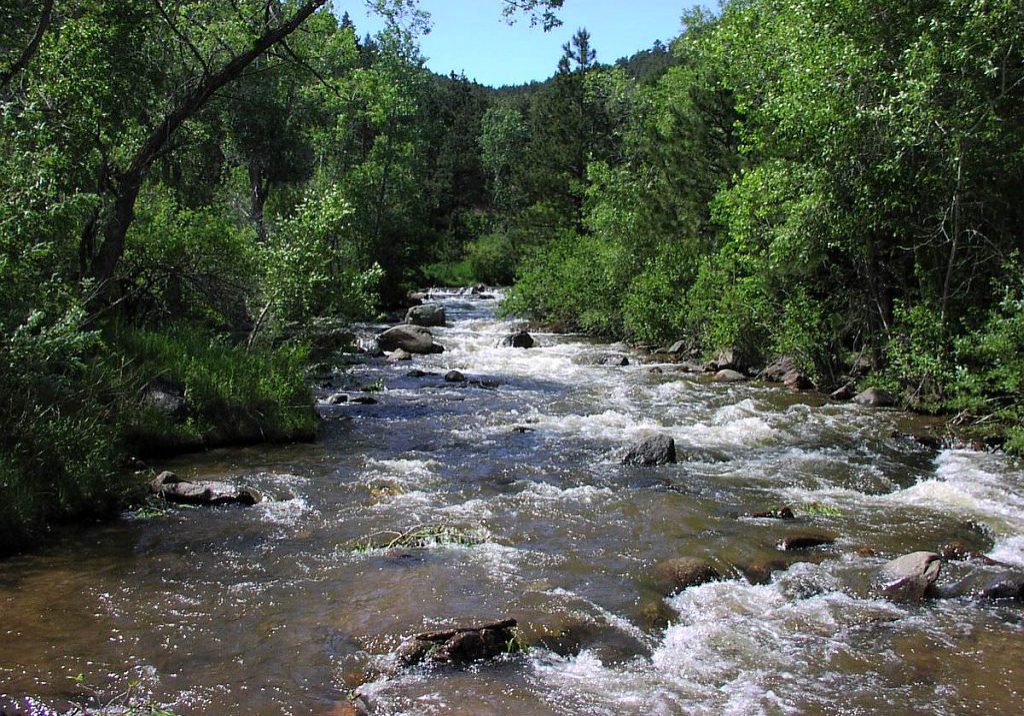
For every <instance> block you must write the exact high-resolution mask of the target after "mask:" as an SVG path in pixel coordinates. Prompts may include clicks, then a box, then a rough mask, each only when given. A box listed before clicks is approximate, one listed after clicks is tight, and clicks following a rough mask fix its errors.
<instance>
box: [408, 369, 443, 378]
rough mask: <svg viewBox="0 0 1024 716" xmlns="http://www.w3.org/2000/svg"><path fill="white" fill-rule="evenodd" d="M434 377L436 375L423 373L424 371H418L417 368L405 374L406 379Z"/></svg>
mask: <svg viewBox="0 0 1024 716" xmlns="http://www.w3.org/2000/svg"><path fill="white" fill-rule="evenodd" d="M436 375H437V373H430V372H428V371H425V370H420V369H419V368H413V369H412V370H410V371H409V372H408V373H406V374H405V377H407V378H426V377H428V376H436Z"/></svg>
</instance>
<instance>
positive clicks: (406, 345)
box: [377, 326, 437, 355]
mask: <svg viewBox="0 0 1024 716" xmlns="http://www.w3.org/2000/svg"><path fill="white" fill-rule="evenodd" d="M377 344H378V345H379V346H380V348H381V350H384V351H388V352H390V351H396V350H398V349H402V350H403V351H405V352H407V353H412V354H414V355H415V354H418V355H426V354H428V353H435V352H437V347H436V346H435V344H434V336H433V335H432V334H431V333H430V331H428V330H427V329H426V328H423V327H422V326H395V327H394V328H389V329H388V330H386V331H384V332H383V333H381V334H380V335H379V336H377Z"/></svg>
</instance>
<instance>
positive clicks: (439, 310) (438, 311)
mask: <svg viewBox="0 0 1024 716" xmlns="http://www.w3.org/2000/svg"><path fill="white" fill-rule="evenodd" d="M405 322H406V323H411V324H412V325H414V326H426V327H432V326H443V325H444V324H445V323H446V322H447V317H446V316H445V312H444V306H440V305H438V304H436V303H428V304H425V305H423V306H413V307H412V308H410V309H409V310H408V311H406V314H405Z"/></svg>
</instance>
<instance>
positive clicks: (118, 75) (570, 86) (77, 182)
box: [0, 0, 1024, 544]
mask: <svg viewBox="0 0 1024 716" xmlns="http://www.w3.org/2000/svg"><path fill="white" fill-rule="evenodd" d="M377 4H378V5H379V11H380V12H381V13H382V14H383V15H384V16H385V17H386V18H387V19H388V20H389V23H388V29H387V30H385V31H384V32H383V33H381V34H380V35H377V36H375V37H369V36H366V35H365V33H362V32H361V31H360V28H357V27H354V26H353V24H352V22H351V21H350V20H349V18H348V16H347V15H344V14H342V12H341V11H342V10H343V9H344V8H343V6H342V5H343V4H342V3H339V4H338V5H339V6H338V7H337V8H335V10H336V12H335V11H332V10H331V9H330V7H329V4H328V3H327V2H326V0H309V1H306V2H299V1H294V0H239V1H238V2H232V3H223V2H214V1H209V2H205V1H197V0H191V1H189V2H183V1H179V0H119V1H117V2H113V1H108V0H65V1H61V0H13V1H12V0H8V1H7V2H4V3H3V4H2V5H0V40H2V42H0V163H2V171H0V192H2V195H3V201H2V203H0V275H2V281H0V352H2V357H3V370H2V373H0V395H2V400H3V405H2V408H0V429H2V432H3V436H2V437H0V440H2V442H3V450H2V452H0V543H6V544H14V543H15V542H17V541H18V540H21V539H24V538H25V537H26V536H27V535H31V534H33V533H34V532H36V531H38V530H39V529H41V528H42V527H43V526H44V525H46V524H49V523H52V522H53V521H54V520H60V519H65V518H68V517H81V516H83V515H86V516H91V515H93V514H95V513H96V512H97V510H98V509H99V508H98V506H107V505H109V506H116V505H117V504H119V502H120V499H121V498H122V497H123V495H124V494H125V491H126V489H128V488H129V487H130V486H131V485H132V484H133V482H134V478H133V477H131V471H130V469H129V468H130V462H129V460H128V457H129V456H138V455H144V454H147V453H151V452H153V451H174V450H182V449H195V448H200V447H208V446H211V445H217V444H226V443H238V442H250V441H255V440H294V439H309V438H312V437H313V436H314V435H315V431H316V417H315V415H314V413H313V410H312V407H311V398H310V393H309V388H308V385H307V378H306V369H307V367H308V366H309V364H310V362H311V360H313V359H314V358H316V356H315V355H314V356H312V357H311V353H310V351H311V348H312V349H313V350H314V352H315V350H316V349H317V348H318V346H317V340H318V335H319V334H318V333H317V331H318V330H319V328H318V327H322V326H323V325H324V324H325V322H326V323H328V324H330V325H331V326H337V325H343V324H344V323H345V322H348V321H353V320H356V319H363V318H371V317H374V316H376V315H378V314H379V312H380V311H382V310H386V309H389V308H392V307H395V306H398V305H400V304H401V302H402V301H403V300H404V297H405V296H406V294H407V292H408V291H409V290H410V289H413V288H415V287H417V286H421V285H423V284H426V283H437V282H444V283H451V284H459V283H469V282H481V281H482V282H486V283H492V284H511V283H515V284H516V285H515V288H514V290H513V292H512V294H511V298H510V300H509V301H508V303H507V307H506V310H507V311H509V312H510V313H514V314H517V315H520V316H523V317H527V318H533V319H538V320H542V321H546V322H549V323H552V324H554V323H557V324H560V325H562V326H564V327H565V328H567V329H570V330H579V331H584V332H590V333H595V334H600V335H603V336H609V337H619V338H626V339H629V340H631V341H634V342H640V343H648V344H660V343H664V342H673V341H677V340H682V341H684V342H685V343H686V345H687V346H688V347H689V348H691V349H692V350H693V351H694V353H695V354H703V355H705V356H712V355H714V354H715V353H717V352H718V351H719V350H721V349H730V350H733V351H734V352H735V353H736V354H737V355H741V356H743V360H744V361H746V362H747V363H749V364H750V365H756V364H763V363H764V362H766V361H768V360H771V359H772V358H774V357H776V356H778V355H788V356H791V357H792V358H793V359H794V360H795V361H797V363H798V364H799V365H800V366H801V367H802V369H803V370H804V371H806V372H807V373H808V374H809V375H810V376H811V377H812V378H813V379H814V380H815V382H816V383H817V384H818V385H819V387H821V388H828V387H832V386H839V385H842V384H844V383H845V382H846V381H847V380H849V379H850V376H851V369H852V368H853V367H854V366H855V365H856V366H859V367H861V368H864V367H865V366H866V367H868V368H870V369H871V370H873V371H875V378H874V380H875V382H876V383H878V382H879V380H881V381H882V383H884V384H885V385H886V386H887V387H889V388H890V389H891V390H892V391H894V392H895V393H897V394H898V395H899V396H901V397H902V399H903V401H904V402H905V403H906V404H908V405H912V406H915V407H919V408H923V409H927V410H936V411H947V412H950V413H952V414H958V415H959V416H960V418H961V419H962V420H963V421H967V422H973V423H975V424H979V425H981V426H982V427H984V428H985V429H986V430H987V431H989V432H990V433H991V434H992V435H996V436H1009V438H1010V440H1009V442H1008V443H1007V445H1008V446H1009V447H1010V448H1012V449H1015V450H1018V451H1019V450H1021V449H1024V427H1022V422H1021V421H1022V420H1024V413H1022V408H1021V405H1022V404H1024V402H1022V401H1024V386H1022V375H1024V264H1022V261H1024V258H1022V256H1021V249H1022V248H1024V247H1022V243H1024V8H1022V7H1021V5H1020V3H1019V2H1017V0H944V1H941V2H927V3H904V2H895V1H887V2H867V1H866V0H847V1H843V2H833V1H830V0H816V1H815V2H805V1H801V0H744V1H742V2H741V1H737V2H732V3H729V4H727V5H726V7H725V9H724V10H723V11H722V12H721V14H719V15H714V14H711V13H707V12H692V13H689V14H687V15H686V16H685V17H684V18H683V24H682V28H683V30H682V33H681V34H680V35H679V37H677V38H676V39H674V40H673V41H672V42H671V43H670V45H662V44H661V43H657V44H655V46H654V47H653V48H652V49H651V50H648V51H644V52H641V53H639V54H637V55H636V56H634V57H632V58H628V59H624V60H620V61H618V62H615V61H614V59H615V58H606V57H602V56H600V55H599V54H598V53H599V52H600V48H599V47H596V48H595V47H593V43H592V40H591V38H590V36H589V35H588V33H587V32H586V30H584V29H581V30H579V31H578V32H577V33H576V34H575V36H574V37H573V38H572V40H571V41H570V42H569V43H566V46H565V51H564V56H563V57H562V58H561V60H560V61H557V60H556V61H553V62H552V67H551V71H552V78H551V79H550V80H548V81H546V82H543V83H535V84H533V85H530V86H527V87H520V88H502V89H491V88H486V87H483V86H481V85H478V84H476V83H473V82H471V81H469V80H468V79H467V78H466V77H464V76H454V75H453V76H449V77H439V76H437V75H434V74H432V73H430V72H429V71H428V70H427V69H426V68H425V66H424V62H423V59H422V57H421V56H420V53H419V50H418V48H417V44H416V37H417V33H418V32H420V31H421V30H422V29H423V23H424V21H425V18H423V17H422V16H420V15H419V14H418V13H417V11H416V8H415V5H414V3H411V2H407V1H405V0H403V1H402V2H384V1H382V2H379V3H377ZM560 5H561V2H560V1H557V0H555V1H550V2H535V1H532V0H530V1H525V2H505V3H500V2H496V3H495V16H496V17H497V16H498V14H499V13H500V12H501V11H502V8H504V10H506V11H508V12H510V13H520V12H522V11H525V12H526V13H528V14H529V13H535V14H536V15H535V17H534V20H536V21H537V22H538V23H539V24H544V25H546V26H552V25H553V24H554V23H555V21H556V18H555V17H554V16H553V15H552V14H551V11H552V10H553V9H556V8H557V7H559V6H560ZM681 11H682V8H681ZM538 31H539V30H538ZM599 60H600V62H599Z"/></svg>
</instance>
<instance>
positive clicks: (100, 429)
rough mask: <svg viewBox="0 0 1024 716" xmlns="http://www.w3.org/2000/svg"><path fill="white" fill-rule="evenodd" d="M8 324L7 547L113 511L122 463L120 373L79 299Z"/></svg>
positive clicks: (4, 370) (0, 428) (0, 382)
mask: <svg viewBox="0 0 1024 716" xmlns="http://www.w3.org/2000/svg"><path fill="white" fill-rule="evenodd" d="M63 308H64V310H63V312H61V307H60V306H59V305H58V304H56V303H51V304H50V305H49V307H48V310H47V311H43V310H37V311H33V312H32V313H31V314H30V315H29V316H28V317H27V319H26V320H25V321H24V322H23V323H21V324H20V325H18V326H15V327H13V329H11V328H3V327H0V332H2V335H0V395H2V396H3V409H2V410H0V433H2V434H0V443H2V451H0V552H5V551H8V550H11V549H14V548H17V547H18V546H20V545H21V544H23V543H24V542H25V541H27V540H29V539H31V538H33V537H34V536H36V535H38V534H39V533H40V532H41V531H43V530H44V529H45V528H46V527H47V525H48V524H50V523H53V522H59V521H62V520H66V519H71V518H76V517H81V516H84V515H95V514H98V513H102V512H106V511H107V510H108V509H109V508H110V507H112V506H114V505H116V504H117V501H118V499H119V498H120V496H121V495H122V494H123V493H124V491H125V489H126V487H127V486H128V484H129V482H130V480H129V478H128V477H127V476H126V474H125V473H124V472H123V471H121V470H119V469H118V465H117V451H116V449H115V447H114V446H115V442H116V436H117V430H118V424H119V415H120V411H119V410H118V406H117V404H116V397H117V395H118V391H117V384H116V375H115V374H114V373H113V372H112V371H111V370H110V369H109V368H108V367H107V366H108V364H107V363H106V362H105V361H104V355H105V352H104V350H103V346H102V344H101V343H100V341H99V339H98V336H97V335H96V334H95V333H92V332H89V331H86V330H84V329H83V326H82V323H83V316H84V313H83V311H82V310H81V308H80V307H78V306H77V305H76V304H74V303H73V302H69V303H68V304H67V305H65V306H64V307H63Z"/></svg>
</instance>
